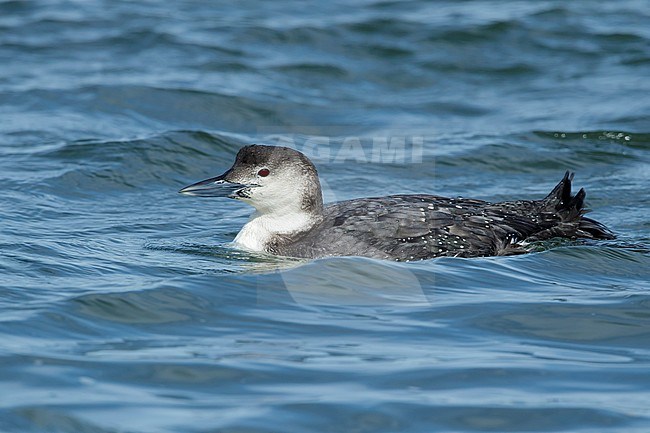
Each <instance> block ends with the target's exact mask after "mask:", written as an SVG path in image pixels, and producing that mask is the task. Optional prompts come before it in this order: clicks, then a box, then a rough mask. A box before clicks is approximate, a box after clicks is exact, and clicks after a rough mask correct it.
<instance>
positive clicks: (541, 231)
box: [179, 145, 614, 261]
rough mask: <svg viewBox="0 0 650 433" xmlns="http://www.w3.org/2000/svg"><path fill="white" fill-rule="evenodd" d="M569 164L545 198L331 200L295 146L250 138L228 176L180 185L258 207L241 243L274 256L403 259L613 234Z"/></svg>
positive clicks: (490, 252) (518, 249)
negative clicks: (576, 187) (591, 210)
mask: <svg viewBox="0 0 650 433" xmlns="http://www.w3.org/2000/svg"><path fill="white" fill-rule="evenodd" d="M572 180H573V174H572V173H569V172H568V171H567V172H566V174H565V175H564V178H563V179H562V180H561V181H560V183H558V184H557V186H556V187H555V188H554V189H553V190H552V191H551V193H550V194H549V195H548V196H547V197H546V198H543V199H541V200H517V201H506V202H500V203H490V202H486V201H482V200H472V199H465V198H446V197H440V196H435V195H425V194H416V195H392V196H387V197H372V198H360V199H354V200H347V201H342V202H338V203H333V204H329V205H326V206H324V205H323V198H322V193H321V186H320V182H319V180H318V173H317V171H316V167H314V164H312V162H311V161H310V160H309V159H308V158H307V157H306V156H305V155H303V154H302V153H300V152H298V151H297V150H294V149H290V148H288V147H277V146H262V145H249V146H245V147H243V148H242V149H240V150H239V153H237V157H236V159H235V163H234V164H233V166H232V167H231V168H230V169H229V170H228V171H226V172H225V173H224V174H222V175H221V176H217V177H213V178H210V179H206V180H203V181H201V182H197V183H194V184H192V185H189V186H186V187H185V188H183V189H181V190H180V191H179V192H181V193H183V194H189V195H194V196H199V197H229V198H233V199H237V200H241V201H243V202H245V203H248V204H250V205H251V206H253V207H254V208H255V210H256V211H255V213H253V215H252V216H251V218H250V220H249V221H248V222H247V223H246V225H244V227H243V228H242V229H241V231H240V232H239V234H238V235H237V237H236V238H235V241H234V243H235V246H237V247H240V248H243V249H247V250H252V251H258V252H266V253H270V254H275V255H282V256H290V257H303V258H318V257H327V256H364V257H373V258H378V259H390V260H397V261H414V260H424V259H429V258H433V257H442V256H453V257H479V256H495V255H510V254H519V253H524V252H527V250H526V249H525V248H524V246H525V245H526V244H527V243H529V242H533V241H539V240H544V239H550V238H555V237H562V238H589V239H613V238H614V235H613V234H612V232H610V231H609V230H608V229H607V228H606V227H605V226H604V225H602V224H600V223H598V222H597V221H594V220H592V219H589V218H585V217H583V216H582V215H583V214H584V213H585V212H586V210H585V209H583V201H584V198H585V191H584V189H581V190H580V191H579V192H578V193H577V194H576V195H574V196H572V195H571V181H572Z"/></svg>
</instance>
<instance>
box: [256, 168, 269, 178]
mask: <svg viewBox="0 0 650 433" xmlns="http://www.w3.org/2000/svg"><path fill="white" fill-rule="evenodd" d="M269 174H271V171H270V170H269V169H268V168H263V169H261V170H260V171H258V172H257V175H258V176H262V177H266V176H268V175H269Z"/></svg>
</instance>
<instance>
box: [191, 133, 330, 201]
mask: <svg viewBox="0 0 650 433" xmlns="http://www.w3.org/2000/svg"><path fill="white" fill-rule="evenodd" d="M179 192H181V193H183V194H188V195H194V196H199V197H229V198H234V199H237V200H241V201H243V202H246V203H248V204H250V205H251V206H253V207H255V209H257V211H258V212H259V213H261V214H266V213H279V214H282V213H295V212H308V213H316V214H320V213H321V212H322V210H323V197H322V193H321V187H320V182H319V181H318V172H317V171H316V167H314V164H312V162H311V161H310V160H309V159H308V158H307V157H306V156H305V155H303V154H302V153H300V152H298V151H297V150H294V149H290V148H288V147H278V146H261V145H257V144H253V145H250V146H245V147H242V148H241V149H240V150H239V152H238V153H237V157H236V158H235V163H234V164H233V166H232V167H230V169H229V170H227V171H226V172H225V173H224V174H222V175H221V176H217V177H213V178H210V179H206V180H202V181H200V182H197V183H194V184H192V185H189V186H186V187H185V188H183V189H181V190H180V191H179Z"/></svg>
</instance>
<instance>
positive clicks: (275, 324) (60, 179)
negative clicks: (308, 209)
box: [0, 0, 650, 433]
mask: <svg viewBox="0 0 650 433" xmlns="http://www.w3.org/2000/svg"><path fill="white" fill-rule="evenodd" d="M648 77H650V7H649V6H648V3H647V2H645V1H636V0H622V1H617V2H605V1H585V2H561V1H547V0H542V1H536V2H530V1H517V0H503V1H489V0H474V1H435V2H431V1H424V0H412V1H390V0H358V1H345V2H344V1H333V2H299V1H275V2H262V1H252V0H244V1H240V2H203V1H195V0H187V1H178V2H164V1H154V0H151V1H142V2H131V1H119V0H118V1H113V0H111V1H108V0H104V1H100V0H88V1H57V0H30V1H17V0H13V1H4V0H3V1H0V181H1V182H2V193H1V194H0V431H1V432H3V433H5V432H6V433H36V432H39V433H40V432H43V433H59V432H63V433H72V432H74V433H77V432H84V433H89V432H93V433H99V432H101V433H109V432H110V433H115V432H124V433H167V432H169V433H178V432H197V433H198V432H201V433H208V432H229V433H235V432H237V433H253V432H255V433H261V432H265V433H268V432H285V433H286V432H291V433H293V432H337V433H339V432H358V433H361V432H373V433H374V432H422V433H431V432H519V431H521V432H523V431H526V432H556V431H557V432H560V431H561V432H607V433H610V432H621V433H622V432H625V433H646V432H648V431H650V235H649V233H648V232H649V229H650V220H649V218H648V214H649V211H650V195H649V194H648V190H649V188H650V97H649V96H648V95H650V80H649V79H648ZM252 142H256V143H267V144H285V145H290V146H293V147H295V148H297V149H301V150H304V151H305V152H306V153H307V154H309V155H310V156H312V157H313V158H314V161H315V163H316V164H317V166H318V169H319V172H320V175H321V178H322V180H323V187H324V192H325V197H326V200H327V201H335V200H341V199H348V198H353V197H363V196H377V195H385V194H389V193H422V192H428V193H435V194H439V195H448V196H459V195H460V196H463V197H475V198H481V199H485V200H494V201H496V200H505V199H512V198H531V199H532V198H539V197H542V196H544V195H545V194H547V193H548V192H549V191H550V189H551V188H552V187H553V186H554V185H555V183H557V181H559V180H560V179H561V177H562V175H563V173H564V171H565V170H567V169H569V170H573V171H575V172H576V178H575V184H576V187H585V189H586V190H587V201H588V204H589V206H590V207H591V208H592V209H593V212H592V214H590V215H591V216H592V217H593V218H595V219H597V220H599V221H601V222H603V223H605V224H606V225H608V226H609V227H610V228H611V229H612V230H613V231H614V232H615V233H616V234H617V236H618V238H617V239H616V240H613V241H606V242H605V241H603V242H553V243H547V244H544V245H540V246H539V247H538V248H537V251H535V252H533V253H531V254H528V255H522V256H514V257H492V258H479V259H459V258H443V259H436V260H429V261H422V262H417V263H393V262H385V261H378V260H371V259H365V258H354V257H342V258H330V259H321V260H314V261H303V260H292V259H283V258H274V257H267V256H263V255H255V254H249V253H246V252H243V251H238V250H236V249H234V248H232V247H231V246H230V245H229V242H230V241H231V240H232V239H233V238H234V236H235V235H236V233H237V231H238V230H239V228H240V227H241V225H242V224H243V223H244V222H245V221H246V218H247V216H248V214H249V213H250V209H249V208H247V207H246V206H245V205H243V204H241V203H238V202H234V201H229V200H227V199H213V200H211V199H197V198H191V197H185V196H181V195H180V194H177V191H178V189H180V188H181V187H183V186H185V185H186V184H189V183H191V182H194V181H197V180H200V179H203V178H205V177H208V176H213V175H217V174H220V173H221V172H222V171H224V170H225V169H226V168H228V167H229V166H230V164H231V162H232V160H233V158H234V155H235V154H236V152H237V150H238V149H239V148H240V147H241V146H242V145H244V144H248V143H252Z"/></svg>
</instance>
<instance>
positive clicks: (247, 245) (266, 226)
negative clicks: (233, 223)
mask: <svg viewBox="0 0 650 433" xmlns="http://www.w3.org/2000/svg"><path fill="white" fill-rule="evenodd" d="M313 224H314V220H313V218H312V217H310V216H309V215H308V214H306V213H291V214H287V215H282V216H278V215H275V214H264V215H259V214H258V213H257V212H256V213H254V214H253V215H252V216H251V219H250V220H249V221H248V222H247V223H246V225H244V227H242V229H241V230H240V231H239V233H238V234H237V237H236V238H235V240H234V241H233V242H234V244H235V246H236V247H238V248H242V249H245V250H249V251H259V252H263V251H266V247H267V245H268V244H269V242H270V241H271V239H272V238H273V236H274V235H278V234H290V233H294V232H301V231H304V230H307V229H309V228H310V227H311V226H313Z"/></svg>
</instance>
